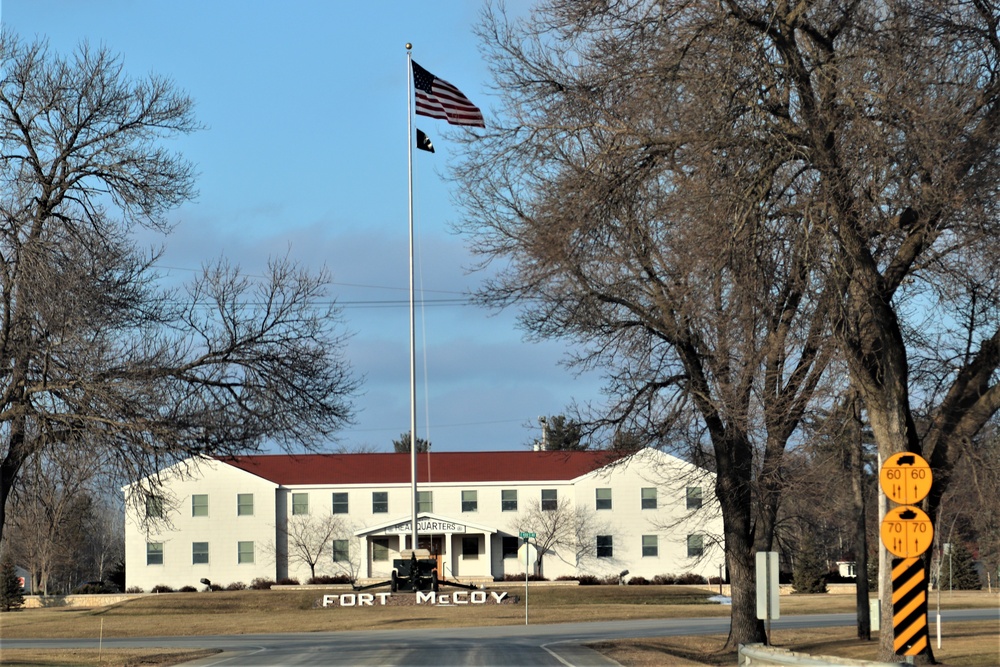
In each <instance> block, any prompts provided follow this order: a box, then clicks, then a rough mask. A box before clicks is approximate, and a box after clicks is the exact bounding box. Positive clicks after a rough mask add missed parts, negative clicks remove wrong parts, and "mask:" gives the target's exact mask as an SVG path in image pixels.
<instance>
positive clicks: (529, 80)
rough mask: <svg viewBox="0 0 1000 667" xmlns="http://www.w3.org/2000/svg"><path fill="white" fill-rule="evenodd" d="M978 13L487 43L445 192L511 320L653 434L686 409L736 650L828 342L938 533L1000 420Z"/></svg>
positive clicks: (744, 637)
mask: <svg viewBox="0 0 1000 667" xmlns="http://www.w3.org/2000/svg"><path fill="white" fill-rule="evenodd" d="M995 14H996V12H995V7H993V6H992V5H991V4H989V3H981V2H967V3H965V2H963V3H951V2H941V1H940V0H903V1H902V2H894V3H890V4H886V3H882V2H876V1H874V0H872V1H867V0H866V1H862V2H852V3H847V4H844V3H837V2H826V1H824V2H816V3H810V4H807V5H804V4H801V3H799V4H787V3H759V2H748V1H743V0H722V1H721V2H714V1H709V0H695V1H694V2H686V1H685V2H681V1H676V2H675V1H673V0H667V1H665V2H661V1H654V0H648V1H646V0H638V1H635V2H632V1H625V0H619V1H615V0H612V1H611V2H601V3H597V2H563V1H562V0H550V2H547V3H545V4H543V6H542V7H541V8H540V9H539V10H538V11H537V12H536V13H535V14H534V15H533V16H532V17H531V18H530V19H529V20H527V21H525V22H523V23H521V24H512V23H510V22H507V21H504V20H498V19H497V17H496V16H494V15H493V14H490V13H488V14H487V17H486V20H485V22H484V23H483V37H484V48H485V49H486V50H487V52H488V53H489V56H490V61H491V62H492V63H493V67H494V71H495V79H496V83H497V87H498V89H499V92H500V95H501V102H502V107H501V114H500V116H499V118H498V119H497V120H496V121H495V122H494V123H491V129H488V130H486V131H485V132H476V133H472V132H468V133H467V134H465V135H464V138H465V140H466V141H467V142H468V146H469V148H468V160H467V161H466V162H465V163H463V164H461V165H459V166H458V169H457V172H456V175H457V177H458V179H459V180H460V181H461V182H462V184H463V185H464V186H465V188H466V189H465V190H464V191H463V196H464V197H465V204H466V207H467V210H468V213H469V215H468V218H467V219H468V223H467V224H466V226H465V228H466V230H467V231H471V232H473V233H474V234H475V238H476V241H475V242H476V245H477V247H478V249H479V250H480V251H482V252H483V253H484V254H485V256H486V259H487V261H488V260H489V259H492V258H495V257H504V258H509V259H510V260H511V263H510V265H509V268H508V269H507V270H506V271H505V272H503V273H502V274H501V275H500V277H499V279H497V280H496V281H494V283H493V284H491V285H490V286H489V293H488V298H489V300H491V301H492V302H494V303H499V304H508V303H514V302H520V303H523V304H525V305H526V308H527V311H526V315H525V317H524V321H525V324H526V325H527V326H528V328H529V330H530V331H532V332H533V333H535V334H536V335H538V336H567V337H570V338H575V339H577V340H579V341H580V342H582V343H583V344H584V345H587V344H589V345H590V348H589V354H584V355H583V356H582V357H581V358H580V359H579V362H580V363H582V364H584V365H585V367H589V366H603V367H605V368H608V369H610V370H609V378H610V379H611V389H612V393H613V395H615V396H620V397H622V401H623V402H622V404H620V405H619V408H621V406H622V405H623V406H624V407H625V408H627V409H632V408H633V407H635V406H640V407H643V408H649V407H652V408H653V410H650V412H651V413H652V414H654V415H656V414H657V413H659V418H658V419H654V420H653V423H652V428H651V429H650V430H651V432H653V433H664V434H665V433H668V432H669V429H668V428H666V426H667V419H666V418H670V417H672V416H673V415H674V414H684V413H685V410H688V409H689V408H690V410H689V413H690V412H693V413H694V414H695V415H696V416H697V421H698V422H699V423H700V424H701V426H702V428H703V431H704V433H706V434H707V435H706V438H707V439H708V440H710V441H711V443H712V448H713V450H714V456H715V466H716V471H717V472H718V478H717V479H718V485H717V490H716V492H717V495H718V497H719V500H720V503H722V505H723V515H724V523H725V527H726V534H725V539H726V549H727V560H728V562H729V566H730V572H731V575H732V577H733V584H734V588H733V596H734V597H733V622H732V626H731V633H730V637H729V643H730V644H731V645H735V644H736V643H739V642H745V641H759V640H761V639H762V638H763V637H762V632H761V628H760V625H759V624H758V623H756V622H755V621H754V619H753V617H752V612H753V606H752V604H753V601H752V596H751V597H748V594H750V593H751V592H752V589H751V588H748V585H750V584H752V574H751V570H750V567H749V565H750V560H749V559H750V556H751V553H752V550H753V549H755V548H757V549H760V548H762V547H766V546H767V545H768V544H769V543H770V541H771V540H772V539H773V534H774V533H773V519H774V517H775V516H777V513H776V511H774V510H775V508H776V507H777V505H778V502H779V499H780V486H781V485H780V479H781V461H782V457H781V451H782V450H783V448H784V447H785V446H786V445H787V443H788V438H789V436H790V434H791V433H792V432H794V430H795V429H796V428H797V427H798V425H799V420H800V418H801V416H802V411H803V410H804V404H805V403H807V402H808V400H809V399H810V398H811V397H812V391H811V389H812V388H813V387H815V382H818V380H819V377H818V375H819V372H820V371H821V370H822V369H823V368H824V367H825V361H824V360H825V355H828V354H830V352H829V351H828V350H829V348H828V346H827V345H826V344H827V343H828V342H829V339H832V340H834V341H835V342H836V343H837V346H838V349H839V351H840V353H841V354H843V356H844V358H845V361H846V365H847V368H848V370H849V374H850V381H851V384H852V386H853V387H854V388H855V390H856V391H857V392H858V394H859V396H860V398H861V400H862V401H863V402H864V405H865V409H866V414H867V415H868V418H869V421H870V423H871V429H872V433H873V438H874V440H875V442H876V444H877V446H878V450H879V453H880V454H881V455H882V456H883V457H887V456H889V455H891V454H893V453H897V452H901V451H912V452H923V453H924V454H925V455H926V456H927V458H929V460H930V462H931V465H932V467H933V469H934V474H935V479H936V483H935V485H934V486H933V487H932V490H931V495H930V497H929V499H928V500H927V508H928V509H929V511H930V512H931V514H932V516H934V515H935V514H936V511H937V508H938V506H939V504H940V499H941V495H942V494H943V493H945V492H946V490H947V488H948V486H949V476H950V474H951V471H952V469H953V467H954V465H955V462H956V460H957V448H956V446H955V443H959V442H965V441H967V440H968V441H971V440H972V439H973V436H975V434H976V433H977V432H978V431H979V430H980V429H981V428H982V426H983V424H985V423H986V421H987V420H988V419H989V418H990V416H991V415H993V414H994V413H996V411H997V410H998V408H1000V381H998V372H997V371H998V368H1000V326H998V322H1000V317H998V303H1000V280H998V274H997V270H996V267H997V266H1000V261H998V260H1000V246H998V245H997V244H996V243H995V238H996V237H997V236H998V232H1000V229H998V224H1000V223H998V220H1000V216H998V215H997V202H998V201H1000V197H998V196H997V195H998V192H997V189H998V187H1000V186H998V183H1000V151H998V150H997V147H998V146H1000V32H998V22H997V20H996V15H995ZM831 332H832V334H833V335H832V336H830V334H831ZM922 357H924V358H923V359H921V358H922ZM918 361H923V362H926V363H921V364H918V363H917V362H918ZM918 366H920V371H919V374H916V375H911V371H915V370H916V369H917V367H918ZM665 406H666V407H665ZM670 410H673V412H672V413H671V412H670ZM918 417H919V419H918ZM918 425H919V426H918ZM755 450H756V451H755ZM757 456H759V457H760V458H759V463H756V462H755V457H757ZM754 468H756V469H757V470H758V471H759V486H758V487H757V492H756V494H755V493H754V491H753V488H752V486H751V481H752V479H751V475H750V470H752V469H754ZM755 495H756V500H757V502H758V504H757V505H756V506H757V507H758V510H757V512H756V514H754V513H753V512H752V511H751V510H750V509H749V508H750V507H751V502H750V501H751V499H752V498H754V497H755ZM754 519H756V524H755V522H754ZM883 553H884V552H883ZM928 558H929V556H928ZM883 565H884V564H883ZM882 572H883V582H884V581H885V579H886V578H887V577H888V568H886V567H882ZM883 588H884V592H883V596H885V597H883V604H882V610H883V618H882V622H881V625H882V628H883V631H882V632H881V633H880V651H879V659H882V660H889V659H892V656H893V650H892V646H893V636H892V632H891V631H886V629H887V628H891V627H892V623H891V607H892V605H891V604H890V603H889V600H888V597H887V596H888V587H883Z"/></svg>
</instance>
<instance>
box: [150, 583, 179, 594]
mask: <svg viewBox="0 0 1000 667" xmlns="http://www.w3.org/2000/svg"><path fill="white" fill-rule="evenodd" d="M150 592H151V593H173V592H174V589H173V588H171V587H170V586H167V585H166V584H156V585H155V586H153V588H151V589H150Z"/></svg>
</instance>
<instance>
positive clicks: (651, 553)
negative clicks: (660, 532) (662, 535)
mask: <svg viewBox="0 0 1000 667" xmlns="http://www.w3.org/2000/svg"><path fill="white" fill-rule="evenodd" d="M659 555H660V544H659V539H658V538H657V536H656V535H643V536H642V557H643V558H657V557H659Z"/></svg>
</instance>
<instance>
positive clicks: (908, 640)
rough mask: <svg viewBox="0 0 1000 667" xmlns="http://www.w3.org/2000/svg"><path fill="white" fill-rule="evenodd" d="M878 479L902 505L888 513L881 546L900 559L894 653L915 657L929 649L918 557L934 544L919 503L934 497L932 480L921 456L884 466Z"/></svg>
mask: <svg viewBox="0 0 1000 667" xmlns="http://www.w3.org/2000/svg"><path fill="white" fill-rule="evenodd" d="M878 480H879V486H880V487H881V488H882V492H883V493H884V494H885V495H886V497H888V498H889V500H891V501H893V502H894V503H896V504H897V505H899V506H898V507H895V508H893V509H891V510H889V511H888V512H887V513H886V515H885V518H884V519H882V525H881V527H880V529H879V533H880V536H881V538H882V544H883V545H884V546H885V548H886V549H887V550H888V551H889V553H891V554H892V555H894V556H896V557H897V559H896V560H894V561H893V568H892V602H893V637H894V646H893V650H894V651H895V652H896V653H899V654H901V655H907V656H911V655H917V654H919V653H922V652H924V651H925V650H927V598H926V595H925V590H926V586H927V582H926V575H925V572H924V563H923V560H922V559H921V558H920V556H921V554H923V553H924V552H926V551H927V550H928V549H929V548H930V547H931V544H932V543H933V542H934V524H933V522H932V521H931V518H930V517H929V516H927V513H926V512H924V511H923V510H922V509H920V508H919V507H916V506H915V504H916V503H919V502H920V501H922V500H923V499H924V498H926V497H927V494H928V493H930V491H931V484H932V483H933V481H934V478H933V475H932V474H931V467H930V465H929V464H928V463H927V461H926V460H925V459H924V458H923V457H922V456H920V455H918V454H912V453H910V452H900V453H898V454H893V455H892V456H890V457H889V458H888V459H887V460H886V462H885V463H884V464H883V465H882V467H881V468H880V469H879V474H878Z"/></svg>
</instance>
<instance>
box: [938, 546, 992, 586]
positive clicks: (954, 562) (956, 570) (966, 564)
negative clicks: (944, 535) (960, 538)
mask: <svg viewBox="0 0 1000 667" xmlns="http://www.w3.org/2000/svg"><path fill="white" fill-rule="evenodd" d="M943 565H944V567H943V568H941V580H942V581H941V583H942V584H947V585H950V586H951V588H953V589H955V590H957V591H978V590H979V589H980V588H982V587H983V584H982V582H981V581H980V580H979V573H978V572H976V562H975V560H973V558H972V554H971V553H969V550H968V549H966V548H965V545H963V544H962V543H961V542H953V543H952V545H951V556H950V557H946V561H945V562H944V563H943ZM947 567H950V568H951V577H950V579H949V578H946V577H947V576H948V570H946V569H945V568H947Z"/></svg>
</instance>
